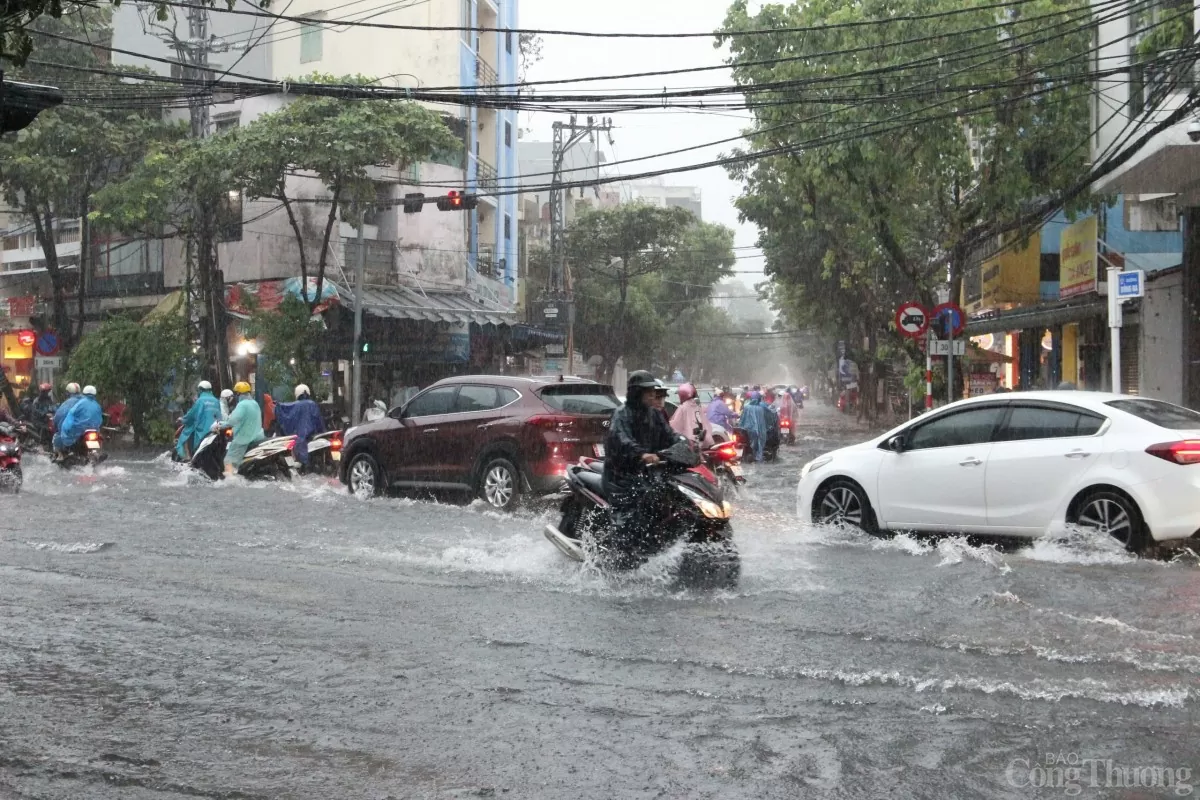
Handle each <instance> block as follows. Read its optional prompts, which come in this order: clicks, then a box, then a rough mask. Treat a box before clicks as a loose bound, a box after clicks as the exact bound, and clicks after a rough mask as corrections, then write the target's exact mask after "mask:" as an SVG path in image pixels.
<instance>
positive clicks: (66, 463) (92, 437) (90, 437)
mask: <svg viewBox="0 0 1200 800" xmlns="http://www.w3.org/2000/svg"><path fill="white" fill-rule="evenodd" d="M107 458H108V453H105V452H104V437H103V436H101V435H100V431H98V430H96V429H95V428H89V429H87V430H86V431H84V432H83V435H82V436H80V437H79V438H78V439H76V440H75V444H73V445H71V446H70V447H68V448H67V449H66V450H64V451H62V452H61V453H55V454H54V456H53V457H52V458H51V461H53V462H54V463H55V464H58V466H60V467H61V468H63V469H73V468H75V467H87V466H91V467H98V466H100V465H101V464H103V463H104V461H105V459H107Z"/></svg>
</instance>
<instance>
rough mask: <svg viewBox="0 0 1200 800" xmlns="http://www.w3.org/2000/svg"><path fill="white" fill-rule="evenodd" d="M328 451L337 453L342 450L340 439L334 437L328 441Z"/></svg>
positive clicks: (339, 437)
mask: <svg viewBox="0 0 1200 800" xmlns="http://www.w3.org/2000/svg"><path fill="white" fill-rule="evenodd" d="M329 449H330V450H332V451H333V452H335V453H336V452H338V451H339V450H341V449H342V437H341V436H334V437H331V438H330V439H329Z"/></svg>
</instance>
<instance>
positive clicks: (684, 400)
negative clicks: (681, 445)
mask: <svg viewBox="0 0 1200 800" xmlns="http://www.w3.org/2000/svg"><path fill="white" fill-rule="evenodd" d="M697 420H699V424H700V425H703V426H704V438H703V439H701V441H700V444H701V445H703V446H704V447H712V446H713V444H714V442H713V436H712V423H711V422H709V421H708V415H707V414H706V413H704V408H703V407H702V406H701V405H700V401H699V400H697V399H696V387H695V386H693V385H692V384H690V383H685V384H683V385H682V386H680V387H679V408H677V409H675V413H674V414H673V415H672V416H671V430H673V431H675V432H676V433H678V434H679V435H680V436H685V437H687V439H688V441H690V442H694V441H696V423H697Z"/></svg>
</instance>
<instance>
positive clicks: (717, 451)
mask: <svg viewBox="0 0 1200 800" xmlns="http://www.w3.org/2000/svg"><path fill="white" fill-rule="evenodd" d="M709 452H710V453H711V454H712V456H713V457H714V458H716V459H717V460H719V461H733V460H734V459H736V458H737V457H738V449H737V445H735V444H734V443H733V442H726V443H725V444H723V445H721V446H720V447H714V448H713V449H712V450H710V451H709Z"/></svg>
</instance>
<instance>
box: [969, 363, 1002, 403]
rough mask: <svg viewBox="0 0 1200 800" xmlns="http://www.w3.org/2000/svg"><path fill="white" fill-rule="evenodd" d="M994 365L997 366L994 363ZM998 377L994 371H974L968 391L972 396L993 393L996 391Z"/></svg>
mask: <svg viewBox="0 0 1200 800" xmlns="http://www.w3.org/2000/svg"><path fill="white" fill-rule="evenodd" d="M992 366H997V365H995V364H993V365H992ZM997 384H998V379H997V377H996V374H995V373H993V372H972V373H971V377H970V380H969V385H968V391H969V392H970V396H971V397H979V396H980V395H984V394H993V393H994V392H995V391H996V386H997Z"/></svg>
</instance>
